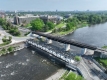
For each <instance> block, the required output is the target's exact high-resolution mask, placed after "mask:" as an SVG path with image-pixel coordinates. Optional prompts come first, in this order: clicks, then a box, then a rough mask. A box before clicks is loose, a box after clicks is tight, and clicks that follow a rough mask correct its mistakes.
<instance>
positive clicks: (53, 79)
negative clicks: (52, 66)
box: [46, 69, 66, 80]
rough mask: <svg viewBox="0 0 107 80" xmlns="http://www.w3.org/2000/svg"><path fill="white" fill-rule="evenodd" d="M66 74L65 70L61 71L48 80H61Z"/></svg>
mask: <svg viewBox="0 0 107 80" xmlns="http://www.w3.org/2000/svg"><path fill="white" fill-rule="evenodd" d="M65 72H66V70H65V69H59V70H58V71H57V72H56V73H55V74H53V75H52V76H50V77H49V78H47V79H46V80H59V78H61V77H62V75H63V74H64V73H65Z"/></svg>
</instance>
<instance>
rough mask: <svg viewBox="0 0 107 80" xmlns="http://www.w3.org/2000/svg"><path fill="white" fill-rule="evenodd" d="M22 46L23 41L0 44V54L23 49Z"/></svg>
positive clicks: (23, 44) (23, 45)
mask: <svg viewBox="0 0 107 80" xmlns="http://www.w3.org/2000/svg"><path fill="white" fill-rule="evenodd" d="M24 47H25V43H24V42H18V43H14V44H12V43H11V44H8V45H5V46H2V47H0V56H3V55H6V54H9V53H13V52H16V51H18V50H21V49H23V48H24Z"/></svg>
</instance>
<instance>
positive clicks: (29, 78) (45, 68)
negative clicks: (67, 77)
mask: <svg viewBox="0 0 107 80" xmlns="http://www.w3.org/2000/svg"><path fill="white" fill-rule="evenodd" d="M58 69H60V67H59V66H57V65H54V64H53V63H51V62H50V61H49V60H47V59H46V58H44V57H42V56H40V55H39V52H36V53H34V54H33V53H32V51H31V50H29V49H26V48H25V49H23V50H20V51H17V52H15V53H13V54H7V55H6V56H2V57H0V80H45V79H46V78H48V77H49V76H51V75H52V74H54V73H55V72H57V70H58Z"/></svg>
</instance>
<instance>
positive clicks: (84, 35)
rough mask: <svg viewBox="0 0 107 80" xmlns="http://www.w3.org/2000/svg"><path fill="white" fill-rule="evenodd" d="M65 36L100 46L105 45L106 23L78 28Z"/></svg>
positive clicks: (106, 38)
mask: <svg viewBox="0 0 107 80" xmlns="http://www.w3.org/2000/svg"><path fill="white" fill-rule="evenodd" d="M66 38H68V39H74V40H76V41H79V42H82V43H86V44H90V45H94V46H97V47H102V46H104V45H107V23H103V24H98V25H93V26H90V27H88V26H87V27H83V28H79V29H77V30H76V31H75V32H73V33H72V34H69V35H67V36H66Z"/></svg>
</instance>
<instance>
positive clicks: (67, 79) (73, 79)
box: [60, 72, 84, 80]
mask: <svg viewBox="0 0 107 80" xmlns="http://www.w3.org/2000/svg"><path fill="white" fill-rule="evenodd" d="M60 80H84V79H83V77H81V76H80V75H77V74H75V73H74V72H70V73H69V74H66V75H65V74H64V76H63V78H62V79H60Z"/></svg>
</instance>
